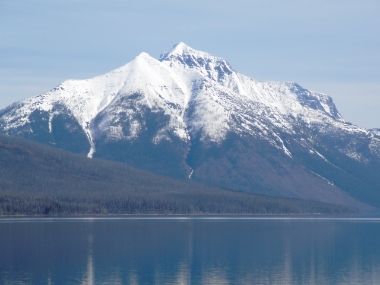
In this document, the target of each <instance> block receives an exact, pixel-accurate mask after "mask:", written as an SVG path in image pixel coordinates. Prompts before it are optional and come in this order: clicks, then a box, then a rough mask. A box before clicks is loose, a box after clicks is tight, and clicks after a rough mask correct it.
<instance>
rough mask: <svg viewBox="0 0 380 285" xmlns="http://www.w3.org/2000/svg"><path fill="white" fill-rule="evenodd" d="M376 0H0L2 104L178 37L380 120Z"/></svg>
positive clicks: (348, 112) (351, 116)
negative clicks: (317, 92) (327, 96)
mask: <svg viewBox="0 0 380 285" xmlns="http://www.w3.org/2000/svg"><path fill="white" fill-rule="evenodd" d="M379 35H380V1H378V0H361V1H357V0H318V1H307V0H288V1H285V0H260V1H259V0H257V1H252V0H251V1H248V0H246V1H244V0H234V1H223V0H210V1H207V0H203V1H201V0H192V1H178V0H160V1H143V0H140V1H127V0H123V1H122V0H103V1H100V0H56V1H52V0H24V1H22V0H0V108H1V107H4V106H6V105H7V104H9V103H11V102H14V101H17V100H20V99H23V98H26V97H30V96H34V95H37V94H39V93H42V92H45V91H47V90H49V89H51V88H53V87H54V86H55V85H57V84H58V83H60V82H61V81H63V80H65V79H68V78H86V77H91V76H94V75H97V74H100V73H104V72H106V71H109V70H111V69H113V68H115V67H117V66H120V65H123V64H125V63H126V62H128V61H129V60H131V59H132V58H133V57H134V56H135V55H137V54H138V53H139V52H141V51H147V52H148V53H150V54H151V55H152V56H155V57H158V56H159V54H160V53H162V52H164V51H166V50H168V49H170V47H171V46H172V45H173V44H175V43H177V42H179V41H184V42H186V43H187V44H189V45H190V46H192V47H194V48H197V49H201V50H205V51H208V52H210V53H213V54H216V55H219V56H222V57H224V58H226V59H227V60H228V61H229V62H230V63H231V65H232V66H233V67H234V68H235V69H236V70H239V71H241V72H243V73H245V74H247V75H251V76H252V77H254V78H256V79H259V80H286V81H297V82H298V83H300V84H301V85H303V86H304V87H306V88H309V89H312V90H316V91H320V92H324V93H327V94H329V95H331V96H332V97H333V98H334V99H335V102H336V103H337V105H338V108H339V110H340V111H341V113H343V115H344V117H345V118H347V119H348V120H351V121H352V122H354V123H356V124H358V125H360V126H364V127H380V36H379Z"/></svg>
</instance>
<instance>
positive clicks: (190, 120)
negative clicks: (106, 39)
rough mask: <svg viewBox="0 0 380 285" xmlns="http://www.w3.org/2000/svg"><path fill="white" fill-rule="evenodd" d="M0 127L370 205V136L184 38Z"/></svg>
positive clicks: (66, 88)
mask: <svg viewBox="0 0 380 285" xmlns="http://www.w3.org/2000/svg"><path fill="white" fill-rule="evenodd" d="M0 133H3V134H7V135H16V136H22V137H25V138H29V139H34V140H36V141H38V142H42V143H48V144H50V145H54V146H57V147H60V148H63V149H66V150H69V151H74V152H77V153H82V154H85V155H87V156H88V157H99V158H104V159H110V160H116V161H121V162H125V163H127V164H130V165H133V166H135V167H138V168H142V169H146V170H149V171H153V172H156V173H159V174H163V175H169V176H173V177H177V178H182V179H189V178H190V179H193V180H196V181H200V182H202V183H209V184H210V185H215V186H218V187H228V188H231V189H236V190H242V191H251V192H255V193H260V194H268V195H273V196H285V197H298V198H307V199H312V200H320V201H324V202H326V201H335V202H337V201H340V202H342V203H348V204H349V203H351V202H350V201H351V200H352V199H359V200H360V201H365V202H368V201H370V202H372V203H373V201H371V200H373V197H377V198H376V201H375V203H376V205H380V195H378V191H380V186H379V185H380V184H379V183H380V182H379V180H378V179H377V177H376V175H375V173H376V171H377V170H380V139H379V137H378V136H377V135H376V133H374V132H373V131H370V130H366V129H363V128H359V127H357V126H355V125H353V124H351V123H349V122H347V121H345V120H344V119H343V118H342V116H341V115H340V113H339V111H338V109H337V108H336V106H335V104H334V102H333V100H332V98H331V97H329V96H327V95H325V94H321V93H317V92H313V91H309V90H307V89H305V88H303V87H302V86H300V85H298V84H297V83H294V82H265V81H256V80H254V79H252V78H250V77H247V76H245V75H243V74H240V73H238V72H237V71H235V70H234V69H233V68H232V67H231V65H230V64H229V63H228V62H227V61H226V60H224V59H223V58H221V57H216V56H213V55H210V54H208V53H206V52H202V51H197V50H195V49H193V48H191V47H189V46H187V45H186V44H184V43H179V44H177V45H176V46H174V47H173V49H172V50H171V51H169V52H167V53H165V54H163V55H162V56H161V57H160V58H159V59H155V58H153V57H151V56H150V55H148V54H147V53H145V52H143V53H140V54H139V55H138V56H137V57H136V58H134V59H133V60H132V61H131V62H129V63H128V64H126V65H123V66H121V67H120V68H117V69H115V70H113V71H111V72H108V73H106V74H103V75H100V76H96V77H94V78H91V79H86V80H69V81H65V82H63V83H62V84H61V85H59V86H58V87H56V88H55V89H53V90H51V91H49V92H47V93H45V94H42V95H39V96H37V97H33V98H31V99H27V100H26V101H24V102H21V103H19V104H16V105H13V106H11V107H9V108H6V109H4V110H3V111H0ZM366 173H369V174H366ZM347 181H349V182H347ZM362 189H364V190H362Z"/></svg>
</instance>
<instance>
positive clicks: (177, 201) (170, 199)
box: [0, 137, 357, 215]
mask: <svg viewBox="0 0 380 285" xmlns="http://www.w3.org/2000/svg"><path fill="white" fill-rule="evenodd" d="M356 211H357V209H352V208H347V207H343V206H336V205H332V204H327V203H321V202H313V201H303V200H296V199H286V198H273V197H269V196H262V195H254V194H249V193H241V192H234V191H230V190H226V189H217V188H209V187H206V186H202V185H199V184H194V183H186V182H183V181H177V180H174V179H172V178H168V177H164V176H158V175H155V174H151V173H149V172H145V171H141V170H137V169H135V168H131V167H128V166H126V165H124V164H118V163H114V162H110V161H102V160H96V159H87V158H85V157H83V156H79V155H75V154H71V153H68V152H64V151H61V150H57V149H54V148H51V147H48V146H45V145H40V144H36V143H32V142H29V141H25V140H22V139H19V138H11V137H0V215H19V214H23V215H77V214H268V213H270V214H279V213H286V214H290V213H294V214H296V213H297V214H299V213H334V214H335V213H348V212H350V213H352V212H356Z"/></svg>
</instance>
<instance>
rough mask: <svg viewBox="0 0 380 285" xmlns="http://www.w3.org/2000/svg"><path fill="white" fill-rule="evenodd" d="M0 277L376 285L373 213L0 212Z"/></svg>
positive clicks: (379, 272)
mask: <svg viewBox="0 0 380 285" xmlns="http://www.w3.org/2000/svg"><path fill="white" fill-rule="evenodd" d="M0 284H12V285H13V284H318V285H320V284H380V220H377V219H364V220H348V219H346V220H339V219H335V220H325V219H320V220H303V219H51V220H49V219H21V220H20V219H19V220H12V219H9V220H6V219H2V220H0Z"/></svg>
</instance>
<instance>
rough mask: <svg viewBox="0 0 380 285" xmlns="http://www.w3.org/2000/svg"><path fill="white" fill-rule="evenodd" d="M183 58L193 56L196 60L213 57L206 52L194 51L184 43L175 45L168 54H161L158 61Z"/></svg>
mask: <svg viewBox="0 0 380 285" xmlns="http://www.w3.org/2000/svg"><path fill="white" fill-rule="evenodd" d="M184 56H193V57H196V58H200V57H201V58H205V57H213V56H212V55H210V54H209V53H207V52H204V51H200V50H196V49H194V48H192V47H190V46H189V45H187V44H186V43H184V42H179V43H177V44H175V45H174V46H173V47H172V49H171V50H170V51H169V52H166V53H164V54H162V55H161V57H160V60H161V61H163V60H169V59H172V58H177V57H184Z"/></svg>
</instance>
